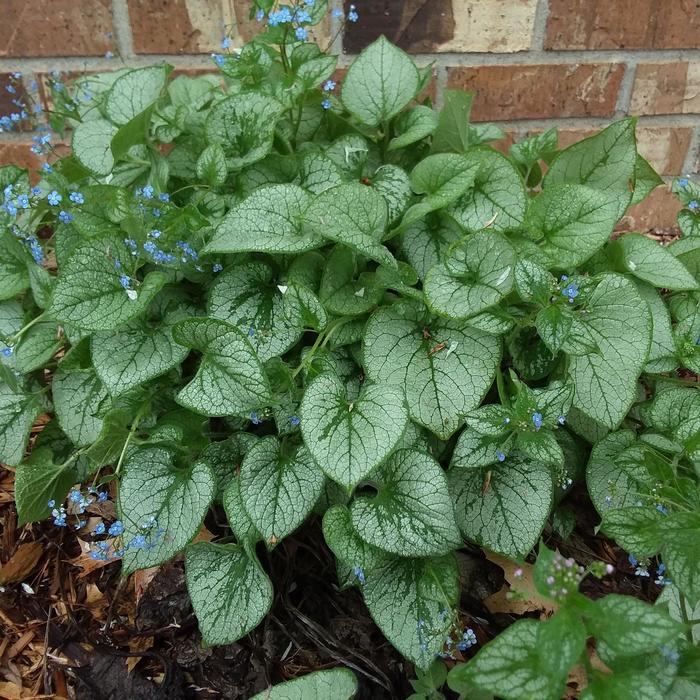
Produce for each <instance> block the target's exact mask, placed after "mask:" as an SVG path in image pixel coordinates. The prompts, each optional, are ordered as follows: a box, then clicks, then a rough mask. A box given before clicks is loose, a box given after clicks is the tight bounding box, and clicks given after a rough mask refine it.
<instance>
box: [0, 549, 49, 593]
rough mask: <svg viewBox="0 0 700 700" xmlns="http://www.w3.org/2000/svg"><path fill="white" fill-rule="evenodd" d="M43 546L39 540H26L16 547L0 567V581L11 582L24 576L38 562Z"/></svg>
mask: <svg viewBox="0 0 700 700" xmlns="http://www.w3.org/2000/svg"><path fill="white" fill-rule="evenodd" d="M43 551H44V546H43V545H42V544H41V542H26V543H25V544H21V545H20V546H19V547H17V551H16V552H15V553H14V554H13V555H12V556H11V557H10V559H9V561H8V562H7V563H6V564H5V565H4V566H3V567H2V568H0V583H13V582H17V581H21V580H22V579H24V578H26V577H27V576H28V575H29V574H30V573H31V572H32V571H33V570H34V567H35V566H36V565H37V563H38V562H39V559H40V558H41V554H42V552H43Z"/></svg>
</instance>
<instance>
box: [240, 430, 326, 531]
mask: <svg viewBox="0 0 700 700" xmlns="http://www.w3.org/2000/svg"><path fill="white" fill-rule="evenodd" d="M324 481H325V479H324V476H323V472H322V471H321V470H320V469H319V468H318V466H317V465H316V464H315V463H314V461H313V459H312V458H311V455H310V454H309V452H308V450H307V449H306V448H305V447H304V446H301V447H300V448H298V449H296V450H294V451H292V450H289V449H286V448H284V447H283V446H282V445H281V444H280V443H279V442H278V441H277V440H276V439H275V438H274V437H266V438H263V439H262V440H260V441H259V442H257V443H256V444H255V445H253V446H252V447H251V448H250V450H248V453H247V454H246V456H245V457H244V459H243V464H242V465H241V475H240V490H241V497H242V500H243V506H244V508H245V510H246V512H247V513H248V515H249V516H250V519H251V521H252V522H253V524H254V525H255V527H256V528H257V529H258V530H259V531H260V533H261V534H262V535H263V537H264V538H265V540H266V541H267V542H269V543H270V544H276V543H277V542H278V541H279V540H281V539H282V538H283V537H286V536H287V535H289V534H290V533H291V532H293V531H294V530H296V528H297V527H299V525H301V523H303V522H304V520H306V518H307V516H308V515H309V513H310V512H311V510H312V509H313V507H314V504H315V503H316V501H317V500H318V499H319V497H320V495H321V491H322V490H323V484H324Z"/></svg>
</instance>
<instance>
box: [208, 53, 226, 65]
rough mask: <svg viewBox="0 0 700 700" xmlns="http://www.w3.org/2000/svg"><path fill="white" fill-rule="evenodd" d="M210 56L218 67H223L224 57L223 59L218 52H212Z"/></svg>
mask: <svg viewBox="0 0 700 700" xmlns="http://www.w3.org/2000/svg"><path fill="white" fill-rule="evenodd" d="M211 57H212V59H213V60H214V63H216V65H217V66H218V67H219V68H223V67H224V64H225V63H226V59H225V58H224V57H223V56H222V55H221V54H220V53H213V54H212V55H211Z"/></svg>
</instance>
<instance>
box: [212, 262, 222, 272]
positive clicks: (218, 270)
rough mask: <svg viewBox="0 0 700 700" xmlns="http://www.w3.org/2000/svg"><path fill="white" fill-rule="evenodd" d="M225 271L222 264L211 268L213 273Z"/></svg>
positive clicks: (216, 264)
mask: <svg viewBox="0 0 700 700" xmlns="http://www.w3.org/2000/svg"><path fill="white" fill-rule="evenodd" d="M223 269H224V266H223V265H222V264H221V263H214V264H213V265H212V266H211V271H212V272H221V271H222V270H223Z"/></svg>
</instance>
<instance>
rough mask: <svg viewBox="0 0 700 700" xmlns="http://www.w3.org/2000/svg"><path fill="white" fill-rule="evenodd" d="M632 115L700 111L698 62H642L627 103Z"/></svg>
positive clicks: (699, 64)
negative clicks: (630, 98)
mask: <svg viewBox="0 0 700 700" xmlns="http://www.w3.org/2000/svg"><path fill="white" fill-rule="evenodd" d="M630 112H631V113H632V114H688V113H698V112H700V63H697V62H691V63H687V62H684V61H677V62H676V63H641V64H640V65H638V66H637V70H636V73H635V78H634V86H633V89H632V100H631V102H630Z"/></svg>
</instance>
